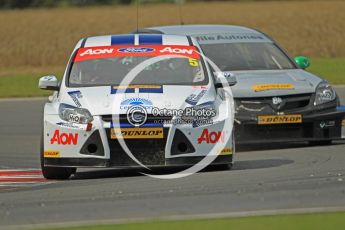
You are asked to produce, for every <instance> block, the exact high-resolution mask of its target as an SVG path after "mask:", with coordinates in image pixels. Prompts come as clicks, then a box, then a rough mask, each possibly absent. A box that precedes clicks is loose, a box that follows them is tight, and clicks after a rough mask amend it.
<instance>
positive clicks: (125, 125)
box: [110, 122, 163, 128]
mask: <svg viewBox="0 0 345 230" xmlns="http://www.w3.org/2000/svg"><path fill="white" fill-rule="evenodd" d="M162 127H163V124H160V123H145V124H143V125H141V126H140V127H139V128H162ZM110 128H137V127H135V126H133V125H132V124H129V123H120V124H118V123H116V124H114V123H113V122H111V124H110Z"/></svg>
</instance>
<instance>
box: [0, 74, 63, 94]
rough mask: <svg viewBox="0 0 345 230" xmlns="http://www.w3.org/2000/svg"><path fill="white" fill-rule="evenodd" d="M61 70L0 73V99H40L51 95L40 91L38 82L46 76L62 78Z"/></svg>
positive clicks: (48, 92)
mask: <svg viewBox="0 0 345 230" xmlns="http://www.w3.org/2000/svg"><path fill="white" fill-rule="evenodd" d="M62 71H63V68H59V67H52V68H51V70H49V68H48V69H30V68H24V69H18V70H12V69H11V70H7V72H0V98H6V97H40V96H48V95H51V94H52V92H50V91H45V90H40V89H39V88H38V80H39V79H40V77H42V76H44V75H48V74H55V75H56V76H57V77H58V78H61V76H62Z"/></svg>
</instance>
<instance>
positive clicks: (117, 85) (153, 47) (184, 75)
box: [39, 34, 235, 179]
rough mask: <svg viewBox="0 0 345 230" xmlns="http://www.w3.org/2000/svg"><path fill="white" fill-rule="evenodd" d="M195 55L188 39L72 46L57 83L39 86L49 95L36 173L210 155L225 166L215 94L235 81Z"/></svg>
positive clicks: (226, 150) (226, 138)
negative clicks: (128, 79) (216, 71)
mask: <svg viewBox="0 0 345 230" xmlns="http://www.w3.org/2000/svg"><path fill="white" fill-rule="evenodd" d="M199 50H200V47H199V46H198V44H197V42H196V40H195V39H192V38H190V37H188V36H176V35H149V34H135V35H133V34H127V35H113V36H110V35H109V36H98V37H89V38H85V39H82V40H81V41H79V42H78V44H77V45H76V47H75V49H74V51H73V53H72V55H71V58H70V61H69V63H68V65H67V68H66V71H65V74H64V76H63V79H62V81H61V82H58V80H57V78H56V77H55V76H45V77H42V78H41V79H40V81H39V87H40V88H41V89H45V90H53V91H55V92H54V94H53V96H51V97H50V101H49V102H48V103H46V105H45V108H44V122H43V124H44V130H43V134H42V145H41V166H42V172H43V175H44V176H45V177H46V178H49V179H67V178H69V177H70V175H71V174H73V173H75V171H76V168H78V167H117V168H119V167H120V168H121V167H125V168H127V167H139V166H145V167H146V166H147V167H153V166H177V165H194V164H196V163H198V162H200V160H202V159H203V158H205V157H208V156H211V155H212V156H216V157H214V158H213V159H215V160H214V161H213V164H219V165H226V166H231V165H232V163H233V157H232V156H233V153H234V146H233V142H234V141H233V135H232V131H231V130H230V129H224V124H225V123H226V122H227V121H229V119H230V113H227V108H228V102H227V101H226V98H227V95H226V94H224V92H223V90H226V89H227V88H228V87H229V85H231V84H235V82H234V81H233V82H231V81H230V82H227V81H225V82H226V83H230V84H224V79H225V78H224V76H223V78H222V79H223V80H222V79H221V78H220V77H218V76H215V75H214V73H213V72H212V71H211V69H210V67H209V64H207V62H205V60H204V58H203V56H202V54H201V53H200V52H199ZM138 68H139V69H138ZM131 76H132V77H133V78H132V79H130V81H128V82H127V83H125V82H124V81H126V78H128V77H131ZM228 89H229V88H228ZM222 92H223V93H222ZM219 143H220V144H221V145H220V146H222V147H221V148H215V146H217V144H219ZM123 144H125V147H124V145H123Z"/></svg>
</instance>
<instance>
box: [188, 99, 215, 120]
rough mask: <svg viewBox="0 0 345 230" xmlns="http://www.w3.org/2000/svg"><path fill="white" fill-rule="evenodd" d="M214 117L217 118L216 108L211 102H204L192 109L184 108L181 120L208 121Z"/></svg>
mask: <svg viewBox="0 0 345 230" xmlns="http://www.w3.org/2000/svg"><path fill="white" fill-rule="evenodd" d="M215 116H217V110H216V106H215V105H214V103H213V102H206V103H203V104H200V105H196V106H193V107H187V108H185V109H184V113H183V116H182V120H184V121H193V120H210V119H212V118H213V117H215Z"/></svg>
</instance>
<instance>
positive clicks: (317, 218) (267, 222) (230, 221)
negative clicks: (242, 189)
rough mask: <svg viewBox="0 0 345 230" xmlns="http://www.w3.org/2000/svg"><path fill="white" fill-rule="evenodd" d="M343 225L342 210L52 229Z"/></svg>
mask: <svg viewBox="0 0 345 230" xmlns="http://www.w3.org/2000/svg"><path fill="white" fill-rule="evenodd" d="M344 228H345V213H323V214H322V213H320V214H299V215H298V214H296V215H277V216H259V217H243V218H227V219H209V220H208V219H202V220H185V221H152V222H147V223H129V224H117V225H103V226H102V225H101V226H88V227H85V226H84V227H73V228H56V229H55V228H54V230H57V229H59V230H61V229H63V230H67V229H71V230H175V229H188V230H194V229H195V230H206V229H210V230H211V229H212V230H221V229H224V230H232V229H236V230H309V229H310V230H338V229H339V230H343V229H344ZM49 230H52V229H49Z"/></svg>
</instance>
